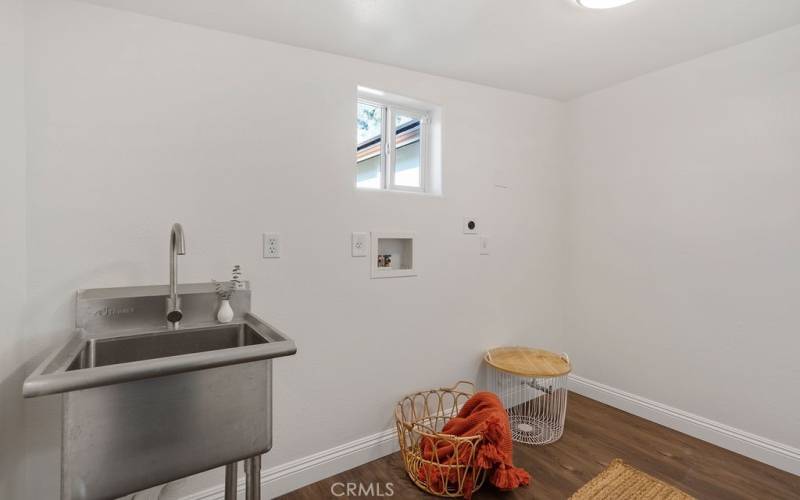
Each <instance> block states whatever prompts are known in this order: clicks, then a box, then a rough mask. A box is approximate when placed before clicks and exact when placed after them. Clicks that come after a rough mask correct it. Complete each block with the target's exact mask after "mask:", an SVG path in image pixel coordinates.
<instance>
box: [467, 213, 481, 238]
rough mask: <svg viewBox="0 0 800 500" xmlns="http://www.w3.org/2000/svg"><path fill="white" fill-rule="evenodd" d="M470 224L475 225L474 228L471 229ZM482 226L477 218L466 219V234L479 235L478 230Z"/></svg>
mask: <svg viewBox="0 0 800 500" xmlns="http://www.w3.org/2000/svg"><path fill="white" fill-rule="evenodd" d="M470 222H472V223H473V224H474V225H473V227H472V228H470V227H469V223H470ZM480 226H481V225H480V223H478V219H476V218H475V217H464V225H463V228H464V234H478V228H479V227H480Z"/></svg>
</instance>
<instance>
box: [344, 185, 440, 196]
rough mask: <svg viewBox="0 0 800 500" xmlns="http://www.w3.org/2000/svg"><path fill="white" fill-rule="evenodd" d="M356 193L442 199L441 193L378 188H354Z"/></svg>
mask: <svg viewBox="0 0 800 500" xmlns="http://www.w3.org/2000/svg"><path fill="white" fill-rule="evenodd" d="M355 191H356V192H357V193H386V194H392V195H394V194H399V195H404V194H405V195H410V196H422V197H430V198H444V195H443V194H442V193H432V192H430V191H406V190H403V189H380V188H360V187H357V188H355Z"/></svg>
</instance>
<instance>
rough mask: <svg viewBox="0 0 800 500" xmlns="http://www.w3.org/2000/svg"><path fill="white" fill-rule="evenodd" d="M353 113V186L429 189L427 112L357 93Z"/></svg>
mask: <svg viewBox="0 0 800 500" xmlns="http://www.w3.org/2000/svg"><path fill="white" fill-rule="evenodd" d="M381 94H383V93H381ZM356 113H357V114H356V186H357V187H359V188H367V189H384V190H392V191H420V192H425V191H429V190H430V188H429V186H428V184H429V178H430V172H429V169H430V164H431V162H430V157H429V151H430V145H429V141H430V133H429V124H430V116H429V114H430V112H429V111H428V110H424V109H415V108H414V107H409V106H407V105H405V104H404V105H399V104H397V103H396V102H393V101H392V100H389V99H386V100H384V99H379V98H378V97H373V96H369V97H365V96H363V95H359V98H358V103H357V106H356Z"/></svg>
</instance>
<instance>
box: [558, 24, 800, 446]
mask: <svg viewBox="0 0 800 500" xmlns="http://www.w3.org/2000/svg"><path fill="white" fill-rule="evenodd" d="M569 115H570V116H569V123H570V125H569V128H570V134H569V135H570V140H571V141H572V142H571V152H572V158H571V162H570V167H569V169H568V171H567V176H566V178H565V185H566V186H567V198H566V199H565V207H566V209H567V211H566V220H565V222H566V230H567V240H566V245H567V248H568V249H569V254H568V264H567V269H568V280H567V295H566V301H565V311H566V316H565V317H566V333H567V346H568V348H569V352H570V353H571V355H572V358H573V360H574V362H575V366H576V367H577V368H576V370H577V372H578V373H579V374H580V375H582V376H584V377H587V378H589V379H593V380H596V381H599V382H602V383H604V384H607V385H610V386H613V387H616V388H619V389H623V390H625V391H628V392H631V393H634V394H638V395H641V396H644V397H646V398H649V399H652V400H655V401H658V402H661V403H665V404H668V405H671V406H674V407H677V408H680V409H682V410H685V411H689V412H692V413H695V414H698V415H702V416H704V417H706V418H710V419H713V420H716V421H719V422H722V423H724V424H727V425H730V426H734V427H737V428H740V429H743V430H745V431H749V432H752V433H755V434H758V435H761V436H765V437H767V438H771V439H773V440H777V441H779V442H782V443H785V444H788V445H792V446H798V445H800V431H799V429H800V399H798V398H797V394H798V392H797V391H798V386H800V363H799V362H798V353H800V335H798V332H800V302H799V301H798V299H799V298H800V265H798V262H800V260H798V259H800V194H799V193H800V27H796V28H792V29H789V30H786V31H782V32H779V33H777V34H773V35H771V36H767V37H764V38H761V39H758V40H755V41H753V42H750V43H746V44H743V45H740V46H737V47H734V48H731V49H728V50H725V51H722V52H718V53H715V54H712V55H709V56H706V57H703V58H700V59H697V60H695V61H692V62H689V63H685V64H681V65H678V66H675V67H672V68H669V69H666V70H663V71H659V72H656V73H653V74H650V75H647V76H644V77H641V78H637V79H635V80H632V81H630V82H628V83H625V84H622V85H619V86H616V87H613V88H611V89H608V90H605V91H601V92H597V93H595V94H591V95H589V96H586V97H583V98H581V99H577V100H575V101H574V102H572V103H570V105H569Z"/></svg>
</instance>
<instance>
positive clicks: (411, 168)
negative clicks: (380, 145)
mask: <svg viewBox="0 0 800 500" xmlns="http://www.w3.org/2000/svg"><path fill="white" fill-rule="evenodd" d="M420 146H421V142H420V121H419V119H418V118H414V117H411V116H406V115H403V114H397V115H396V116H395V148H396V149H395V151H396V153H395V161H394V185H395V186H401V187H412V188H419V187H422V175H421V172H422V169H421V166H422V163H421V160H422V156H421V147H420Z"/></svg>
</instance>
